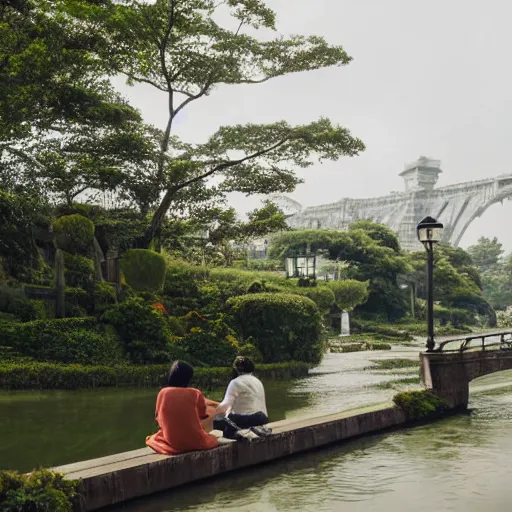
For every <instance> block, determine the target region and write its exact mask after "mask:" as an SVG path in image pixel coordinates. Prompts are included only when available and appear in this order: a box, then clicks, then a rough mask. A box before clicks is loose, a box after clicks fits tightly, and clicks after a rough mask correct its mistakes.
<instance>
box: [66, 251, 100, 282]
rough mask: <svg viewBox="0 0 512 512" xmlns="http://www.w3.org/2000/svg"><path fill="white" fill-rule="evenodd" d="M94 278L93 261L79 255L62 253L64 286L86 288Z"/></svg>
mask: <svg viewBox="0 0 512 512" xmlns="http://www.w3.org/2000/svg"><path fill="white" fill-rule="evenodd" d="M93 278H94V261H93V260H92V259H90V258H86V257H85V256H81V255H79V254H71V253H69V252H64V279H65V280H66V285H67V286H71V287H78V288H87V287H88V286H89V285H90V283H91V282H92V280H93Z"/></svg>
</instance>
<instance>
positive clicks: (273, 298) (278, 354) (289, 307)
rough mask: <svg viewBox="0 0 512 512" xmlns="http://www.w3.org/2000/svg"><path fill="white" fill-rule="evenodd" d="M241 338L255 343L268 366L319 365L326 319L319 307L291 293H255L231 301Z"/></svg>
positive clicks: (229, 304)
mask: <svg viewBox="0 0 512 512" xmlns="http://www.w3.org/2000/svg"><path fill="white" fill-rule="evenodd" d="M227 305H228V307H229V308H230V310H231V313H232V315H233V318H234V322H235V325H236V328H237V329H238V331H239V333H240V338H241V339H242V340H243V341H245V340H248V338H251V342H252V343H253V344H254V346H255V347H256V348H258V350H260V351H261V353H262V355H263V360H264V362H266V363H270V362H283V361H304V362H307V363H319V362H320V359H321V357H322V353H323V347H322V342H321V332H322V319H321V315H320V312H319V311H318V308H317V306H316V304H315V303H314V302H313V301H312V300H311V299H308V298H307V297H301V296H299V295H295V294H291V293H275V294H269V293H255V294H251V295H243V296H241V297H233V298H231V299H230V300H229V301H228V302H227Z"/></svg>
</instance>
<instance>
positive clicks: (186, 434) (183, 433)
mask: <svg viewBox="0 0 512 512" xmlns="http://www.w3.org/2000/svg"><path fill="white" fill-rule="evenodd" d="M206 414H207V412H206V399H205V397H204V395H203V394H202V393H201V391H199V390H198V389H194V388H173V387H168V388H164V389H162V390H161V391H160V393H158V397H157V399H156V421H157V423H158V426H159V427H160V430H159V431H158V432H157V433H156V434H153V435H152V436H148V437H147V438H146V444H147V445H148V446H149V447H150V448H152V449H153V450H154V451H155V452H157V453H162V454H164V455H176V454H177V453H182V452H190V451H194V450H208V449H209V448H215V447H216V446H218V441H217V438H216V437H214V436H212V435H210V434H207V433H206V432H205V431H204V430H203V427H202V426H201V419H203V418H204V417H205V416H206Z"/></svg>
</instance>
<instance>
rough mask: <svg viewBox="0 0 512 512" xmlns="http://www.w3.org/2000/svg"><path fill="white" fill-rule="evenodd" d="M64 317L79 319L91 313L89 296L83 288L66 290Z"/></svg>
mask: <svg viewBox="0 0 512 512" xmlns="http://www.w3.org/2000/svg"><path fill="white" fill-rule="evenodd" d="M65 298H66V316H67V317H68V318H80V317H86V316H88V313H92V308H91V301H90V297H89V294H88V293H87V291H86V290H84V289H83V288H66V291H65Z"/></svg>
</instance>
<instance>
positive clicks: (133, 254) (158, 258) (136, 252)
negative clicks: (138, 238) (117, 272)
mask: <svg viewBox="0 0 512 512" xmlns="http://www.w3.org/2000/svg"><path fill="white" fill-rule="evenodd" d="M121 270H122V271H123V275H124V278H125V279H126V283H127V284H128V286H131V287H132V288H133V289H134V290H138V291H142V292H158V291H160V290H162V288H163V286H164V281H165V259H164V257H163V256H162V255H161V254H159V253H157V252H154V251H150V250H149V249H130V250H129V251H126V252H125V253H124V255H123V257H122V259H121Z"/></svg>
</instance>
